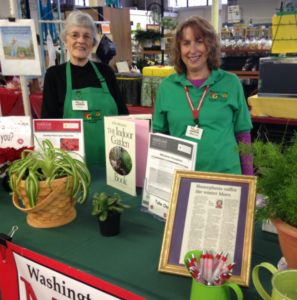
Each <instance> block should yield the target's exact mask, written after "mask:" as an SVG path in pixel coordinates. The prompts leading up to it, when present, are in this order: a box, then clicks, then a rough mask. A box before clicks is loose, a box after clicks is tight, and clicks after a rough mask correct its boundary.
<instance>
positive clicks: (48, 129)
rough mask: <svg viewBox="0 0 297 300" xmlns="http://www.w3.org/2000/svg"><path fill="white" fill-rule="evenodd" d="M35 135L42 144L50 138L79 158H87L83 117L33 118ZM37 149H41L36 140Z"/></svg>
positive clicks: (55, 143)
mask: <svg viewBox="0 0 297 300" xmlns="http://www.w3.org/2000/svg"><path fill="white" fill-rule="evenodd" d="M33 131H34V135H35V136H36V138H37V139H38V141H39V143H40V144H41V145H42V141H44V140H49V141H50V142H51V143H52V144H53V146H54V147H55V148H59V149H62V150H64V151H67V152H69V154H70V155H71V156H72V157H73V158H75V159H78V160H82V159H81V158H80V156H79V155H81V156H82V157H83V158H85V142H84V128H83V121H82V119H42V120H33ZM34 146H35V149H36V150H38V149H40V147H39V145H38V143H37V142H36V140H34ZM76 154H79V155H76Z"/></svg>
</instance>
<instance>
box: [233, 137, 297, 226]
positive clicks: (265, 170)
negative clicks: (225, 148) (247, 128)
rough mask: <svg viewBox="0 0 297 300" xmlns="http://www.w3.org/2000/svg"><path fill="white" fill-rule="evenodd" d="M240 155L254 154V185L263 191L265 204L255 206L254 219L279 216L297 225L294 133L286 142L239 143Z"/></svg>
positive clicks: (284, 220) (296, 154) (296, 152)
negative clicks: (255, 181) (255, 175)
mask: <svg viewBox="0 0 297 300" xmlns="http://www.w3.org/2000/svg"><path fill="white" fill-rule="evenodd" d="M239 150H240V151H241V153H242V154H243V155H251V156H252V157H253V164H254V167H256V168H257V169H258V171H257V175H259V177H258V181H257V189H258V192H259V193H260V194H262V195H264V196H265V197H264V206H262V207H257V211H256V215H255V217H256V220H257V221H263V220H268V219H277V218H280V219H281V220H282V221H283V222H285V223H287V224H289V225H291V226H293V227H296V228H297V133H295V135H294V137H293V139H292V140H291V142H289V143H288V144H286V145H284V141H283V142H282V143H281V144H275V143H271V142H269V143H263V142H262V141H256V142H254V143H252V145H251V146H250V145H248V144H244V143H240V144H239Z"/></svg>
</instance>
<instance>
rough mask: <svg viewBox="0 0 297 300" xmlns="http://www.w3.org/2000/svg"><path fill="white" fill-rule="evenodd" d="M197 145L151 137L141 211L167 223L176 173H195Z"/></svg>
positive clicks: (164, 136) (172, 138)
mask: <svg viewBox="0 0 297 300" xmlns="http://www.w3.org/2000/svg"><path fill="white" fill-rule="evenodd" d="M196 153H197V143H194V142H190V141H187V140H183V139H179V138H175V137H172V136H168V135H164V134H158V133H155V134H154V133H151V134H150V145H149V151H148V159H147V167H146V178H145V184H144V188H143V197H142V210H143V211H148V212H150V213H152V214H154V215H156V216H158V217H160V218H161V219H164V220H165V219H166V217H167V210H168V204H169V198H170V192H171V186H172V179H173V174H174V171H175V170H187V171H190V170H195V164H196Z"/></svg>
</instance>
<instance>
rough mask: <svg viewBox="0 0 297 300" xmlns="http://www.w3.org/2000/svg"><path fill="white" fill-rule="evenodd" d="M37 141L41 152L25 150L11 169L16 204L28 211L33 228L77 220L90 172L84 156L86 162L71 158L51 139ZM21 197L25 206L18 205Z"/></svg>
mask: <svg viewBox="0 0 297 300" xmlns="http://www.w3.org/2000/svg"><path fill="white" fill-rule="evenodd" d="M37 142H38V144H39V146H40V148H41V151H40V152H39V151H36V150H24V151H23V152H22V154H21V159H20V160H17V161H15V162H14V163H13V164H12V165H11V166H10V167H9V169H8V174H9V177H10V178H11V180H10V182H9V184H10V188H11V190H12V192H13V203H14V205H15V206H16V207H17V208H19V209H20V210H22V211H24V212H27V213H28V216H27V222H28V224H29V225H31V226H33V227H39V228H49V227H57V226H61V225H64V224H67V223H69V222H71V221H72V220H74V219H75V217H76V210H75V209H74V205H75V202H76V200H75V198H76V197H77V196H78V194H79V193H80V197H79V198H78V200H77V202H78V203H80V204H83V203H85V202H86V200H87V199H88V194H89V186H90V183H91V175H90V172H89V170H88V168H87V166H86V163H85V161H84V160H83V159H82V158H81V160H82V161H83V162H82V161H80V160H77V159H74V158H72V157H71V156H70V154H69V153H67V152H65V151H64V150H61V149H58V148H54V147H53V145H52V143H51V142H50V141H49V140H45V141H43V142H42V145H41V144H40V143H39V141H38V140H37ZM77 155H78V154H77ZM78 156H79V155H78ZM19 197H20V198H21V199H22V202H23V206H24V207H20V206H19V204H18V198H19Z"/></svg>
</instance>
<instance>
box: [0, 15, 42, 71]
mask: <svg viewBox="0 0 297 300" xmlns="http://www.w3.org/2000/svg"><path fill="white" fill-rule="evenodd" d="M0 61H1V66H2V74H3V75H42V73H41V65H40V59H39V51H38V46H37V39H36V31H35V25H34V20H31V19H28V20H16V21H15V22H9V21H8V20H0Z"/></svg>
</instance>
